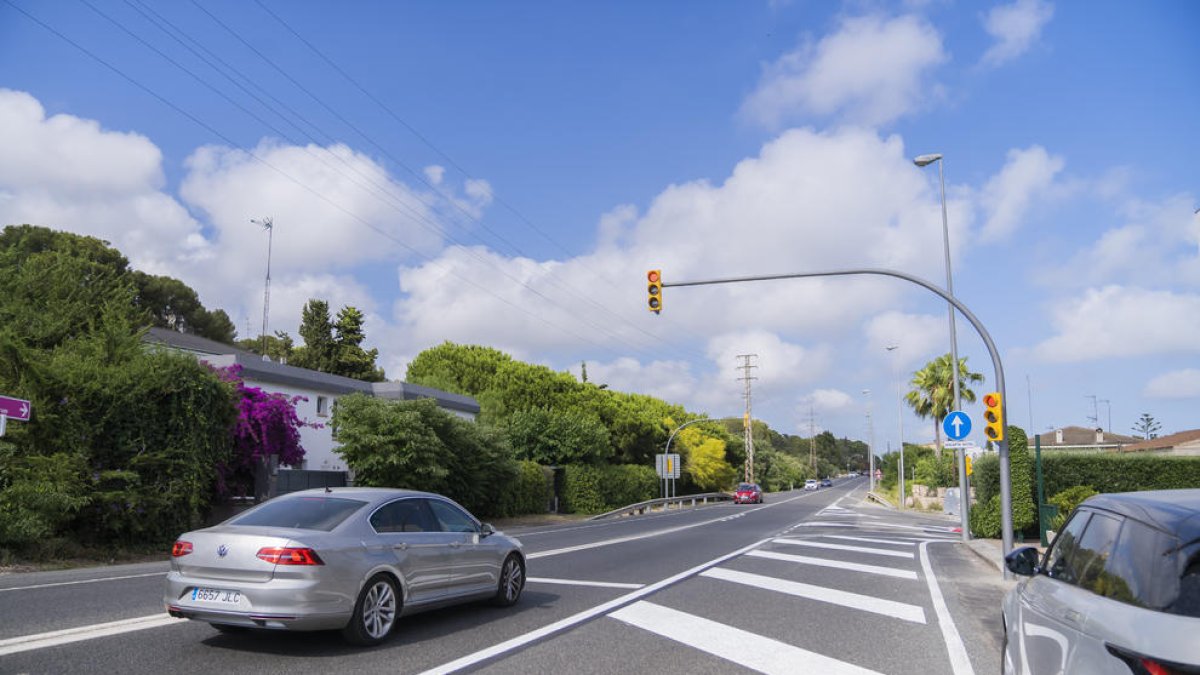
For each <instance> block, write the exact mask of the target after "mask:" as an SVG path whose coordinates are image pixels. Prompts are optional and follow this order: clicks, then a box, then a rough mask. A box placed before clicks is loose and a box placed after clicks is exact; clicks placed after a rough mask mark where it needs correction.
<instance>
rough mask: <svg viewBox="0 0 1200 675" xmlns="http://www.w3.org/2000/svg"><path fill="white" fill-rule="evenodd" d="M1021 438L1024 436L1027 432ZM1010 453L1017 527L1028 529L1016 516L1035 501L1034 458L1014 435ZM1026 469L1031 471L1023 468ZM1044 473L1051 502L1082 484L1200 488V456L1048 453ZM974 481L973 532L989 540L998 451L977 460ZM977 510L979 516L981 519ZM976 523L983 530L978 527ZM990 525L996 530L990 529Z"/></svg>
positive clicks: (1107, 488)
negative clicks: (1018, 444)
mask: <svg viewBox="0 0 1200 675" xmlns="http://www.w3.org/2000/svg"><path fill="white" fill-rule="evenodd" d="M1013 430H1016V431H1020V430H1019V429H1016V427H1009V432H1010V434H1011V433H1013ZM1021 437H1022V438H1023V437H1024V434H1023V433H1022V434H1021ZM1009 453H1010V455H1011V458H1012V466H1011V468H1012V474H1011V475H1012V483H1013V529H1014V530H1026V529H1029V528H1032V527H1033V526H1034V525H1036V520H1034V521H1031V522H1029V523H1028V524H1022V523H1024V522H1025V521H1024V520H1023V519H1020V518H1018V510H1019V509H1018V507H1019V505H1024V504H1030V505H1033V504H1036V503H1037V482H1036V481H1037V473H1036V469H1035V467H1034V461H1035V455H1034V451H1033V449H1032V448H1029V449H1028V450H1026V451H1025V452H1018V451H1017V443H1016V437H1015V436H1010V448H1009ZM1026 466H1027V467H1028V469H1024V467H1026ZM1042 475H1043V477H1044V480H1045V494H1046V497H1047V498H1049V497H1051V496H1053V495H1057V494H1059V493H1062V492H1064V491H1066V490H1068V489H1070V488H1073V487H1076V486H1080V485H1085V486H1088V487H1091V488H1093V489H1094V490H1096V491H1097V492H1100V493H1106V492H1137V491H1140V490H1177V489H1186V488H1200V457H1173V456H1164V455H1148V454H1140V453H1139V454H1133V453H1128V454H1124V453H1097V454H1075V453H1068V452H1054V451H1049V452H1043V453H1042ZM971 479H972V484H973V485H974V486H975V496H976V499H977V500H978V505H977V506H976V508H975V510H974V512H972V516H971V530H972V531H973V532H976V533H977V534H978V535H979V536H991V535H989V532H991V531H992V530H993V529H994V531H995V532H996V533H997V534H998V533H999V528H1000V525H999V522H1000V521H999V515H998V509H999V497H998V495H999V493H1000V461H999V457H998V456H997V455H996V454H995V453H989V454H987V455H984V456H983V457H980V458H979V459H978V460H976V461H975V464H974V475H973V476H972V478H971ZM993 497H995V498H996V499H995V502H994V503H995V504H996V506H995V508H996V509H997V513H996V517H995V518H992V514H991V513H990V509H991V508H992V507H991V506H990V505H991V504H992V503H993ZM1021 510H1023V506H1022V507H1021ZM975 512H979V513H978V516H976V515H975ZM977 519H978V524H979V528H977V526H976V525H977ZM992 522H994V528H993V527H991V526H990V525H989V523H992Z"/></svg>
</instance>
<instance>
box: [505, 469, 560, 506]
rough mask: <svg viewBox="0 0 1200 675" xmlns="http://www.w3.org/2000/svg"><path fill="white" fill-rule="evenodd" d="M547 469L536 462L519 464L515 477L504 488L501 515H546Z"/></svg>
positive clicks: (547, 494) (547, 493)
mask: <svg viewBox="0 0 1200 675" xmlns="http://www.w3.org/2000/svg"><path fill="white" fill-rule="evenodd" d="M548 471H549V470H548V469H546V468H544V467H542V466H541V465H539V464H538V463H536V462H530V461H528V460H524V461H521V462H519V465H518V468H517V477H516V479H515V480H513V481H512V482H511V483H509V484H508V485H507V486H506V489H505V491H504V495H503V498H502V508H501V509H500V511H501V513H502V515H505V516H520V515H525V514H529V513H546V512H547V511H548V510H549V503H550V482H549V481H550V477H549V476H548V475H547V474H548Z"/></svg>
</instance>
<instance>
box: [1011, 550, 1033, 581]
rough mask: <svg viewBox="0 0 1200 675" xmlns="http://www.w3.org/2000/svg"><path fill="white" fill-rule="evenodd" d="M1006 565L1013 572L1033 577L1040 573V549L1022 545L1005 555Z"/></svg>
mask: <svg viewBox="0 0 1200 675" xmlns="http://www.w3.org/2000/svg"><path fill="white" fill-rule="evenodd" d="M1004 566H1005V567H1007V568H1008V571H1009V572H1012V573H1013V574H1019V575H1021V576H1023V577H1031V576H1033V575H1035V574H1037V573H1038V551H1037V549H1036V548H1034V547H1032V546H1022V547H1021V548H1019V549H1016V550H1015V551H1012V552H1010V553H1009V554H1008V555H1006V556H1004Z"/></svg>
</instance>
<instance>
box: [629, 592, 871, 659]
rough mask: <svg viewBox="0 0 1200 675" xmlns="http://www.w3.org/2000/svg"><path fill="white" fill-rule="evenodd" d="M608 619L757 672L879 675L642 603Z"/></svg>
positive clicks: (777, 642) (697, 618) (735, 629)
mask: <svg viewBox="0 0 1200 675" xmlns="http://www.w3.org/2000/svg"><path fill="white" fill-rule="evenodd" d="M609 616H611V617H612V618H614V619H617V620H619V621H623V622H625V623H627V624H629V625H631V626H635V627H637V628H641V629H643V630H647V631H650V632H651V633H654V634H656V635H661V636H663V637H665V638H669V639H671V640H674V641H676V642H680V643H683V644H685V645H687V646H689V647H693V648H695V649H699V650H700V651H703V652H707V653H709V654H712V655H713V656H718V657H720V658H722V659H725V660H727V661H730V662H732V663H734V664H737V665H739V666H744V667H746V668H750V669H753V670H757V671H758V672H760V673H779V674H781V675H783V674H790V673H796V672H805V671H807V672H817V673H830V675H879V674H878V673H876V672H875V671H873V670H867V669H866V668H860V667H858V666H855V665H853V664H849V663H846V662H845V661H839V660H837V659H833V658H830V657H828V656H825V655H823V654H818V653H816V652H810V651H808V650H806V649H801V648H799V647H793V646H792V645H789V644H787V643H785V642H780V641H778V640H773V639H771V638H768V637H763V636H761V635H756V634H754V633H750V632H748V631H744V630H742V629H740V628H734V627H733V626H726V625H725V624H722V623H718V622H716V621H712V620H710V619H705V618H703V617H699V616H694V615H692V614H687V613H685V612H680V611H678V610H674V609H671V608H669V607H663V606H662V605H656V604H653V603H650V602H646V601H644V600H643V601H641V602H638V603H635V604H632V605H630V606H628V607H625V608H624V609H619V610H617V611H615V612H613V613H612V614H609Z"/></svg>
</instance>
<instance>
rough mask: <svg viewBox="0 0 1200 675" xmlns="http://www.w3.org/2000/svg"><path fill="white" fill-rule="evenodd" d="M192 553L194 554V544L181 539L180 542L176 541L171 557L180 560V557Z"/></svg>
mask: <svg viewBox="0 0 1200 675" xmlns="http://www.w3.org/2000/svg"><path fill="white" fill-rule="evenodd" d="M191 552H192V542H190V541H184V540H182V539H180V540H178V541H176V542H175V545H173V546H172V547H171V557H172V558H178V557H180V556H185V555H187V554H189V553H191Z"/></svg>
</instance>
